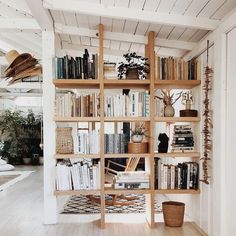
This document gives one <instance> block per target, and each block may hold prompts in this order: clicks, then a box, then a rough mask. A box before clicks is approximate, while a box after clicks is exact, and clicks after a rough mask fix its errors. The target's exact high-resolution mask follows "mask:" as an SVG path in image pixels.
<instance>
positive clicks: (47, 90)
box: [42, 31, 57, 224]
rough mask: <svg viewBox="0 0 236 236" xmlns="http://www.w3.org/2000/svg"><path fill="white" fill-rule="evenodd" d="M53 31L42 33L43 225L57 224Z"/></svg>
mask: <svg viewBox="0 0 236 236" xmlns="http://www.w3.org/2000/svg"><path fill="white" fill-rule="evenodd" d="M54 41H55V39H54V32H53V31H43V32H42V45H43V57H42V58H43V126H44V127H43V128H44V223H45V224H56V223H57V201H56V197H55V196H54V190H55V159H54V153H55V122H54V121H53V115H54V100H55V87H54V85H53V83H52V80H53V66H52V58H53V57H54V55H55V42H54Z"/></svg>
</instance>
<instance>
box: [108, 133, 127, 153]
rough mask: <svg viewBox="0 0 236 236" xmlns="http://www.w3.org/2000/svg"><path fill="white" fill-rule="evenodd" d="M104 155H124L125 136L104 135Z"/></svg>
mask: <svg viewBox="0 0 236 236" xmlns="http://www.w3.org/2000/svg"><path fill="white" fill-rule="evenodd" d="M104 145H105V147H104V149H105V150H104V151H105V153H110V154H112V153H125V150H126V149H127V148H126V146H127V145H128V138H127V135H126V134H104Z"/></svg>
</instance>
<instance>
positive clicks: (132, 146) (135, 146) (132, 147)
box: [128, 142, 148, 154]
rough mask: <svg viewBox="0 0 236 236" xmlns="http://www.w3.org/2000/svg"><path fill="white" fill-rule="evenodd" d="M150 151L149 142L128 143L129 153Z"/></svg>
mask: <svg viewBox="0 0 236 236" xmlns="http://www.w3.org/2000/svg"><path fill="white" fill-rule="evenodd" d="M147 152H148V143H147V142H143V143H128V153H133V154H138V153H147Z"/></svg>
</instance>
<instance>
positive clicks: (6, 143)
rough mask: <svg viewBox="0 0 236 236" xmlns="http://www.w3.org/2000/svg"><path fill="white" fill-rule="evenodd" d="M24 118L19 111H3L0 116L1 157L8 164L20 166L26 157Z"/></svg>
mask: <svg viewBox="0 0 236 236" xmlns="http://www.w3.org/2000/svg"><path fill="white" fill-rule="evenodd" d="M24 127H25V117H24V116H23V115H22V112H21V111H10V110H5V111H3V112H1V114H0V135H1V140H2V142H3V147H2V156H3V157H4V158H5V159H8V162H9V163H10V164H13V165H15V164H22V162H23V161H22V160H23V159H22V158H23V157H24V156H27V153H28V146H27V145H26V143H25V141H24V139H25V128H24Z"/></svg>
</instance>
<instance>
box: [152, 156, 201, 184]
mask: <svg viewBox="0 0 236 236" xmlns="http://www.w3.org/2000/svg"><path fill="white" fill-rule="evenodd" d="M198 182H199V164H198V163H196V162H183V163H178V165H169V164H163V163H162V162H161V159H160V158H156V159H155V188H156V189H198Z"/></svg>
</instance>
